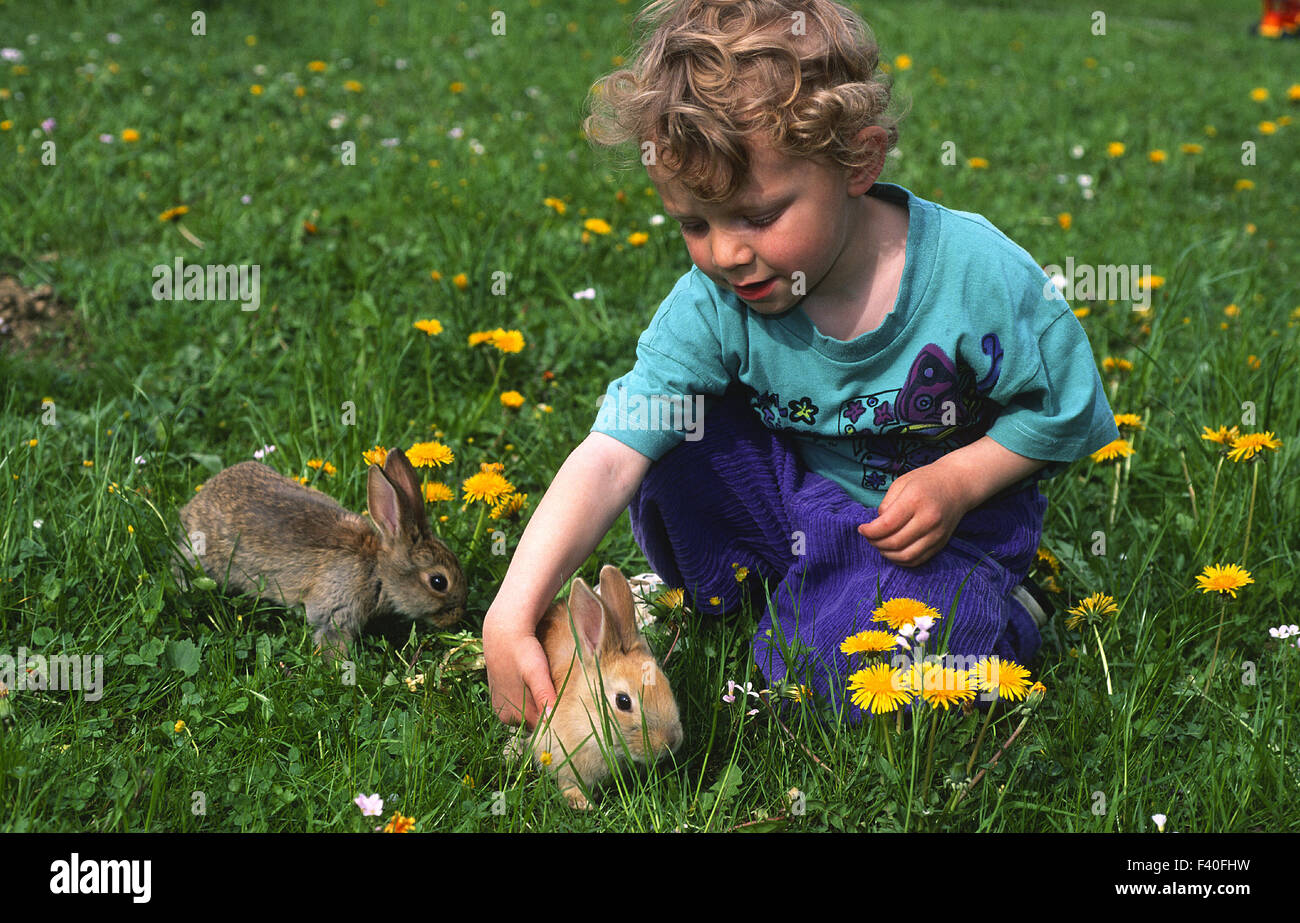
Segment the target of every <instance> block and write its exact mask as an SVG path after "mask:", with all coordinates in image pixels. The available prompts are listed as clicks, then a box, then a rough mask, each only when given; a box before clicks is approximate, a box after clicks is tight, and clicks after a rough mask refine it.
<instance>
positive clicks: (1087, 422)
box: [988, 301, 1119, 477]
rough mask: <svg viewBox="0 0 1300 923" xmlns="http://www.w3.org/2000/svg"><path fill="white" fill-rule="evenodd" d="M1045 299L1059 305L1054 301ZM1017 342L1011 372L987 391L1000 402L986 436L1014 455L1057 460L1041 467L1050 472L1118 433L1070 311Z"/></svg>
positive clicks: (1046, 474)
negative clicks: (1040, 331)
mask: <svg viewBox="0 0 1300 923" xmlns="http://www.w3.org/2000/svg"><path fill="white" fill-rule="evenodd" d="M1049 303H1052V304H1054V305H1055V306H1056V308H1057V309H1058V310H1060V308H1061V302H1060V301H1056V302H1049ZM1018 348H1019V350H1020V355H1018V356H1017V360H1016V368H1017V374H1016V375H1014V376H1009V377H1008V379H1007V380H1006V381H1005V382H1003V381H999V383H998V384H999V386H1001V385H1003V384H1004V383H1005V385H1006V387H1005V389H1003V388H1001V387H997V388H994V390H993V392H992V394H991V397H992V398H993V399H994V400H995V401H997V402H998V403H1000V404H1002V405H1003V410H1002V413H1001V414H999V415H998V418H997V419H996V420H995V421H994V422H993V425H992V426H990V427H989V430H988V435H989V436H990V437H991V438H992V439H994V440H995V441H996V442H997V443H998V444H999V445H1001V446H1003V447H1004V448H1007V449H1010V450H1011V451H1012V452H1015V453H1017V454H1019V455H1024V456H1026V457H1028V458H1036V459H1041V460H1043V461H1049V462H1058V463H1060V464H1054V465H1050V466H1049V467H1048V468H1046V469H1044V470H1043V471H1042V472H1041V475H1040V476H1041V477H1051V476H1053V475H1054V474H1058V473H1060V471H1061V470H1063V469H1064V467H1065V464H1066V463H1069V462H1072V461H1075V460H1076V459H1078V458H1081V457H1083V456H1084V455H1087V454H1089V453H1090V452H1095V451H1097V449H1099V448H1101V447H1102V446H1104V445H1106V444H1107V443H1109V442H1112V441H1114V440H1115V439H1118V438H1119V430H1118V429H1117V428H1116V426H1115V418H1114V414H1113V413H1112V411H1111V408H1110V402H1109V401H1107V399H1106V392H1105V387H1104V385H1103V384H1102V380H1101V374H1100V373H1099V372H1098V371H1097V362H1096V359H1095V358H1094V357H1093V354H1092V347H1091V346H1090V345H1089V343H1088V337H1087V335H1086V334H1085V333H1084V331H1083V327H1082V325H1081V324H1080V323H1079V319H1078V318H1077V317H1075V316H1074V313H1073V312H1072V311H1070V310H1068V309H1066V310H1062V311H1061V313H1060V314H1058V315H1057V317H1056V318H1055V320H1053V321H1052V322H1051V323H1050V324H1049V325H1048V326H1047V327H1046V328H1045V329H1044V330H1043V332H1042V333H1041V334H1039V335H1038V337H1037V339H1036V340H1028V341H1025V342H1024V343H1022V344H1019V347H1018ZM999 391H1002V393H999Z"/></svg>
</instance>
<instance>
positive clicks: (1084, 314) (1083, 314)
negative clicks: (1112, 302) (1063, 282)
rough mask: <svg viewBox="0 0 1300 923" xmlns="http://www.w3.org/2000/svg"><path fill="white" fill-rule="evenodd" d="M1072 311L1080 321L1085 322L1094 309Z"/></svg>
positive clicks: (1073, 309) (1074, 309)
mask: <svg viewBox="0 0 1300 923" xmlns="http://www.w3.org/2000/svg"><path fill="white" fill-rule="evenodd" d="M1070 310H1071V312H1072V313H1073V314H1074V316H1075V317H1077V318H1079V320H1083V319H1084V318H1085V317H1087V316H1088V315H1089V314H1091V313H1092V308H1071V309H1070Z"/></svg>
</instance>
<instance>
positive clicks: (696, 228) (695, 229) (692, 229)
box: [682, 224, 704, 234]
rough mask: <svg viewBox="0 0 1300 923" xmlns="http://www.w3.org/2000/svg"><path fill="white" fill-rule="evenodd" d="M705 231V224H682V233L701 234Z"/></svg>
mask: <svg viewBox="0 0 1300 923" xmlns="http://www.w3.org/2000/svg"><path fill="white" fill-rule="evenodd" d="M703 232H704V225H702V224H683V225H682V233H683V234H701V233H703Z"/></svg>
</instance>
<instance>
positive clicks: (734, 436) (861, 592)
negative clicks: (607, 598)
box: [629, 387, 1047, 720]
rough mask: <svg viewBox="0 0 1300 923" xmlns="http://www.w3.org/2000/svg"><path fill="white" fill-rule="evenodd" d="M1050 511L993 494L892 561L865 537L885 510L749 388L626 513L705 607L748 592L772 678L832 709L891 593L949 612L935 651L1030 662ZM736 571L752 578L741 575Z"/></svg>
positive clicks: (1040, 501) (1022, 495) (1027, 495)
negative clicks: (762, 411)
mask: <svg viewBox="0 0 1300 923" xmlns="http://www.w3.org/2000/svg"><path fill="white" fill-rule="evenodd" d="M1046 507H1047V499H1046V498H1045V497H1044V496H1043V495H1042V494H1041V493H1040V492H1039V490H1038V488H1037V486H1031V487H1027V488H1024V489H1022V490H1020V491H1018V492H1014V493H1011V494H1009V495H1005V496H1001V497H996V498H994V499H992V500H990V501H988V502H987V503H985V504H984V505H982V506H980V507H977V508H976V509H974V510H972V511H971V512H969V513H968V514H967V515H966V516H965V517H964V518H963V519H962V520H961V522H960V523H959V525H958V526H957V530H956V531H955V532H954V533H953V535H952V538H951V539H950V540H949V542H948V544H947V545H946V546H945V547H944V548H943V550H942V551H940V552H939V553H937V554H936V555H934V557H932V558H930V560H928V561H926V562H925V563H924V564H922V565H921V566H919V567H912V568H909V567H902V566H899V565H896V564H892V563H890V562H889V561H887V560H886V559H885V558H884V557H882V556H881V554H880V553H879V552H878V551H877V550H876V549H875V547H874V546H873V545H872V544H871V543H870V542H868V541H867V540H866V539H865V538H863V537H862V536H861V535H859V534H858V531H857V527H858V525H859V524H860V523H864V522H871V521H872V520H873V519H875V518H876V516H877V511H876V509H875V508H874V507H866V506H863V505H862V504H861V503H858V502H857V501H855V500H853V499H852V498H851V497H850V496H849V495H848V494H847V493H846V492H845V491H844V489H843V488H842V487H840V486H839V485H838V484H836V483H835V482H834V481H831V480H828V479H827V478H824V477H822V476H820V475H818V474H814V473H812V472H811V471H808V470H807V469H806V468H805V467H804V466H803V463H802V462H801V461H800V459H799V456H798V453H797V451H796V449H795V448H794V446H793V445H792V444H791V443H790V441H789V439H788V437H785V436H783V435H782V434H780V433H777V432H774V431H772V430H769V429H767V428H766V427H765V426H763V425H762V423H761V422H759V420H758V418H757V416H756V415H755V413H754V411H753V410H752V409H751V408H750V406H749V400H748V397H747V392H746V391H745V390H744V389H742V388H739V387H733V388H732V389H731V390H729V391H728V392H727V394H726V395H725V396H724V397H723V398H721V399H720V400H718V401H717V402H716V403H715V404H714V406H713V407H712V408H711V409H710V410H709V412H708V414H707V415H706V417H705V420H704V426H703V436H702V438H700V439H699V440H697V441H695V442H689V441H686V442H683V443H681V445H679V446H677V447H675V448H673V449H672V450H671V451H669V452H668V453H667V454H666V455H664V456H663V457H662V458H660V459H659V460H658V461H656V462H655V463H654V464H652V465H651V467H650V470H649V472H648V473H647V475H646V477H645V479H644V480H643V481H642V484H641V487H640V489H639V490H638V491H637V493H636V495H635V496H634V497H633V498H632V503H631V507H630V510H629V512H630V514H631V519H632V531H633V534H634V536H635V537H636V540H637V543H638V544H639V545H640V546H641V550H642V551H643V552H644V553H645V556H646V559H647V560H648V561H649V562H650V566H651V567H653V568H654V570H655V572H656V573H657V574H659V576H661V577H662V578H663V579H664V580H665V581H666V582H667V583H668V585H669V586H673V587H685V589H686V592H687V593H688V594H689V600H688V602H689V604H690V605H691V606H692V607H693V608H694V609H695V610H696V611H699V612H715V613H722V612H727V611H731V610H735V609H737V608H739V606H740V604H741V600H742V597H743V596H745V595H748V596H749V597H750V601H751V603H752V604H754V605H755V606H756V607H757V609H758V610H759V611H762V612H763V613H764V614H763V616H762V617H761V619H760V621H759V625H758V630H757V632H756V633H755V635H754V642H753V654H754V661H755V663H757V664H758V667H759V669H760V670H761V671H762V673H763V675H764V677H765V678H766V679H767V681H768V682H769V683H773V682H776V681H778V680H781V679H787V678H788V679H789V680H790V681H792V682H799V683H807V684H809V685H811V687H812V689H813V691H814V692H815V693H816V694H817V695H818V696H819V697H821V696H826V697H829V699H830V701H831V703H832V705H834V704H835V703H837V702H839V701H840V699H841V696H842V695H843V693H844V690H845V686H846V683H847V675H848V672H849V658H848V657H847V656H846V655H844V654H843V653H841V652H840V644H841V643H842V642H843V641H844V639H845V638H847V637H848V636H849V635H851V634H854V633H856V632H859V631H863V630H865V629H869V628H876V629H881V630H886V631H887V630H889V628H888V626H887V625H884V624H882V623H876V622H873V621H872V618H871V610H872V609H874V608H876V607H877V606H878V605H880V602H881V601H882V600H886V599H893V598H896V597H903V596H905V597H910V598H912V599H919V600H921V601H922V602H924V603H926V604H928V605H930V606H933V607H934V608H935V609H937V610H938V611H939V612H940V613H941V614H942V615H943V620H941V621H940V622H939V623H938V624H937V625H936V626H935V628H934V629H933V630H932V631H931V638H932V640H931V642H930V643H929V644H927V651H932V650H935V649H936V648H937V644H936V642H937V640H938V639H939V638H941V637H942V636H943V634H944V633H948V632H950V634H949V637H948V646H947V650H948V652H949V653H951V654H964V655H974V656H987V655H992V654H996V655H998V656H999V657H1002V658H1003V659H1008V660H1014V661H1015V662H1017V663H1020V664H1027V663H1028V661H1030V660H1031V659H1032V658H1033V656H1034V655H1035V654H1036V653H1037V651H1038V648H1039V645H1040V638H1039V633H1038V629H1037V627H1036V626H1035V624H1034V622H1033V619H1032V618H1031V617H1030V615H1029V614H1028V613H1027V612H1026V611H1025V610H1024V609H1023V608H1022V607H1021V606H1020V605H1019V604H1018V603H1016V602H1015V601H1014V600H1013V599H1012V598H1011V596H1010V593H1011V591H1012V589H1013V588H1014V587H1016V585H1017V584H1019V583H1020V582H1021V581H1022V580H1023V579H1024V578H1025V574H1026V573H1027V571H1028V570H1029V566H1030V564H1031V563H1033V560H1034V555H1035V552H1036V551H1037V549H1038V542H1039V536H1040V534H1041V532H1042V525H1043V513H1044V511H1045V509H1046ZM737 565H739V566H741V567H745V568H747V570H748V576H747V577H746V578H745V579H744V580H743V581H741V580H737V579H736V576H737ZM959 591H960V592H959ZM769 592H770V594H771V595H770V597H769V595H768V593H769ZM715 599H716V602H714V600H715ZM954 599H956V609H955V611H954V616H953V618H952V625H951V626H948V625H947V624H946V623H947V621H948V619H949V612H950V610H952V606H953V601H954ZM792 642H797V644H792ZM791 651H794V652H795V654H794V655H793V656H790V657H789V658H788V659H791V660H795V662H793V663H787V662H786V660H787V655H788V654H789V653H790V652H791ZM856 659H861V658H860V657H859V658H856ZM849 712H850V713H851V715H852V718H853V719H854V720H856V719H857V717H859V716H860V714H861V713H860V712H859V711H858V709H857V708H856V707H850V708H849Z"/></svg>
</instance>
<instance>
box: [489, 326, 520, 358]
mask: <svg viewBox="0 0 1300 923" xmlns="http://www.w3.org/2000/svg"><path fill="white" fill-rule="evenodd" d="M492 345H493V346H495V347H496V348H497V349H499V350H501V351H502V352H503V353H517V352H522V351H523V348H524V335H523V333H521V332H520V331H518V330H495V331H493V334H492Z"/></svg>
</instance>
